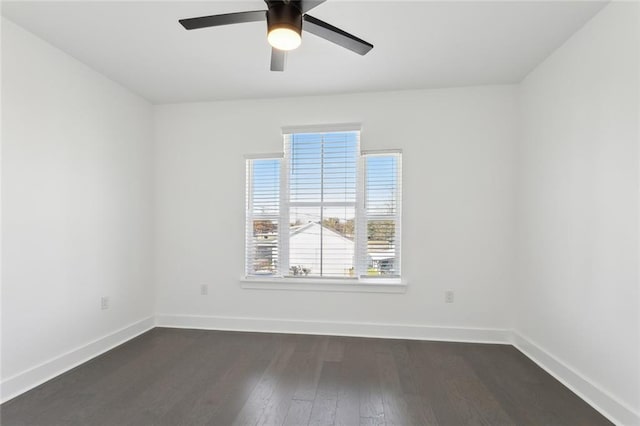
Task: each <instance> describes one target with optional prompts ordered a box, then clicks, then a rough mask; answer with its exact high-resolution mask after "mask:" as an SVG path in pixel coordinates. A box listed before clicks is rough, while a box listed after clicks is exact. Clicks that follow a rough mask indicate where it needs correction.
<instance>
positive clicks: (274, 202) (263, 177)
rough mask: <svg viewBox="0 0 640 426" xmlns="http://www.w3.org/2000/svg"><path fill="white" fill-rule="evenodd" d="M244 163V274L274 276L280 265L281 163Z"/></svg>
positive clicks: (249, 161) (248, 160)
mask: <svg viewBox="0 0 640 426" xmlns="http://www.w3.org/2000/svg"><path fill="white" fill-rule="evenodd" d="M246 161H247V179H246V182H247V191H246V194H247V195H246V200H247V205H246V212H247V215H246V217H247V222H246V223H247V224H246V236H245V241H246V260H245V264H246V274H247V275H273V274H276V273H277V271H278V265H279V246H280V244H279V231H278V230H279V228H280V163H281V160H280V159H276V158H267V159H258V158H255V159H247V160H246Z"/></svg>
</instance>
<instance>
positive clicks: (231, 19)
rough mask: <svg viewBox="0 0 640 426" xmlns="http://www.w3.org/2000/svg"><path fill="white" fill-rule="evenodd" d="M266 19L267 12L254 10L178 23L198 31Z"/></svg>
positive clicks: (201, 17)
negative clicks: (199, 29)
mask: <svg viewBox="0 0 640 426" xmlns="http://www.w3.org/2000/svg"><path fill="white" fill-rule="evenodd" d="M266 19H267V12H266V11H265V10H253V11H250V12H237V13H225V14H222V15H211V16H200V17H198V18H188V19H180V20H179V21H178V22H180V23H181V24H182V26H183V27H184V28H185V29H187V30H196V29H198V28H207V27H217V26H219V25H229V24H241V23H243V22H258V21H265V20H266Z"/></svg>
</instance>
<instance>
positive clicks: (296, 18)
mask: <svg viewBox="0 0 640 426" xmlns="http://www.w3.org/2000/svg"><path fill="white" fill-rule="evenodd" d="M324 1H325V0H265V3H266V4H267V10H266V11H262V10H254V11H249V12H237V13H225V14H222V15H211V16H200V17H198V18H188V19H180V20H179V21H178V22H180V24H181V25H182V26H183V27H184V28H185V29H186V30H195V29H198V28H207V27H217V26H221V25H230V24H240V23H243V22H259V21H265V20H266V21H267V41H268V42H269V44H270V45H271V46H272V49H271V71H284V63H285V59H286V53H287V51H289V50H293V49H296V48H297V47H299V46H300V44H301V43H302V30H305V31H306V32H309V33H311V34H314V35H316V36H318V37H321V38H323V39H325V40H328V41H330V42H332V43H335V44H337V45H338V46H342V47H344V48H345V49H349V50H351V51H353V52H355V53H357V54H359V55H365V54H367V53H368V52H369V51H370V50H371V49H373V44H371V43H368V42H366V41H364V40H362V39H360V38H358V37H356V36H354V35H352V34H349V33H348V32H346V31H343V30H341V29H340V28H337V27H334V26H333V25H331V24H328V23H326V22H324V21H321V20H320V19H318V18H314V17H313V16H311V15H308V14H307V13H306V12H307V11H309V10H311V9H312V8H314V7H316V6H318V5H319V4H321V3H324Z"/></svg>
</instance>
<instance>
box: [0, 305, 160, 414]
mask: <svg viewBox="0 0 640 426" xmlns="http://www.w3.org/2000/svg"><path fill="white" fill-rule="evenodd" d="M154 327H155V320H154V317H149V318H145V319H143V320H140V321H138V322H135V323H133V324H131V325H128V326H126V327H124V328H121V329H120V330H117V331H114V332H113V333H110V334H108V335H106V336H103V337H101V338H99V339H96V340H94V341H92V342H89V343H87V344H86V345H83V346H81V347H79V348H76V349H73V350H71V351H69V352H67V353H64V354H62V355H60V356H57V357H55V358H53V359H50V360H49V361H46V362H43V363H42V364H40V365H37V366H35V367H33V368H30V369H28V370H26V371H23V372H22V373H19V374H16V375H15V376H12V377H9V378H7V379H5V380H3V381H2V383H0V401H1V402H6V401H8V400H10V399H13V398H15V397H16V396H18V395H20V394H22V393H24V392H26V391H28V390H30V389H33V388H35V387H36V386H39V385H41V384H42V383H44V382H46V381H48V380H51V379H53V378H54V377H56V376H59V375H60V374H62V373H64V372H66V371H69V370H71V369H72V368H74V367H77V366H78V365H80V364H82V363H84V362H87V361H89V360H90V359H92V358H95V357H97V356H98V355H100V354H102V353H104V352H107V351H108V350H110V349H113V348H114V347H116V346H118V345H120V344H122V343H124V342H126V341H127V340H131V339H133V338H134V337H136V336H138V335H140V334H142V333H144V332H146V331H148V330H151V329H152V328H154Z"/></svg>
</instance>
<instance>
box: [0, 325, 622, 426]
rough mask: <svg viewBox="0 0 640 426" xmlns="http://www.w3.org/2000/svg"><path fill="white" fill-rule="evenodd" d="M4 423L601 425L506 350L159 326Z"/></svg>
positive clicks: (6, 415)
mask: <svg viewBox="0 0 640 426" xmlns="http://www.w3.org/2000/svg"><path fill="white" fill-rule="evenodd" d="M0 410H1V411H0V416H1V417H0V420H1V422H2V425H3V426H10V425H47V426H51V425H137V426H140V425H201V424H215V425H233V424H237V425H258V424H260V425H263V424H264V425H282V424H286V425H307V424H309V425H347V426H353V425H380V424H387V425H409V424H413V425H447V426H449V425H451V426H457V425H513V424H518V425H580V426H586V425H605V424H610V423H609V422H608V421H607V420H606V419H605V418H604V417H602V416H601V415H600V414H599V413H598V412H596V411H595V410H594V409H593V408H591V407H590V406H589V405H587V404H586V403H585V402H584V401H582V400H581V399H580V398H578V397H577V396H576V395H574V394H573V393H572V392H571V391H569V390H568V389H567V388H566V387H564V386H563V385H562V384H560V383H559V382H558V381H556V380H555V379H554V378H552V377H551V376H550V375H548V374H547V373H546V372H545V371H543V370H542V369H540V368H539V367H538V366H536V365H535V364H534V363H533V362H532V361H530V360H529V359H528V358H526V357H525V356H524V355H522V354H521V353H520V352H519V351H518V350H517V349H515V348H514V347H512V346H508V345H483V344H471V343H441V342H424V341H410V340H392V339H365V338H352V337H328V336H306V335H289V334H266V333H238V332H218V331H199V330H178V329H166V328H156V329H153V330H151V331H149V332H147V333H145V334H143V335H142V336H140V337H138V338H136V339H134V340H131V341H130V342H127V343H126V344H124V345H122V346H119V347H118V348H116V349H114V350H112V351H110V352H107V353H106V354H104V355H102V356H100V357H98V358H95V359H93V360H91V361H89V362H87V363H85V364H83V365H81V366H79V367H77V368H75V369H74V370H72V371H70V372H68V373H66V374H63V375H62V376H59V377H57V378H55V379H53V380H51V381H49V382H47V383H45V384H44V385H42V386H39V387H38V388H36V389H33V390H32V391H30V392H28V393H26V394H24V395H21V396H19V397H18V398H15V399H13V400H11V401H9V402H7V403H5V404H3V405H2V406H1V407H0Z"/></svg>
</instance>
